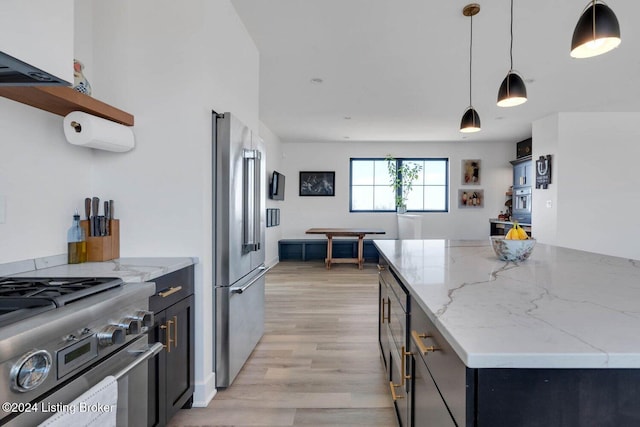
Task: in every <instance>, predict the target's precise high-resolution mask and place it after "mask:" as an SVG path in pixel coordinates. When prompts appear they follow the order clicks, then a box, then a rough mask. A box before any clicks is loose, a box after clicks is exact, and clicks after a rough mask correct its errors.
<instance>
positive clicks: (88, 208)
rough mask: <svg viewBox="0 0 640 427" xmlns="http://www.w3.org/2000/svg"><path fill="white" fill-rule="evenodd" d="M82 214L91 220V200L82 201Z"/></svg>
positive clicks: (88, 198) (87, 198)
mask: <svg viewBox="0 0 640 427" xmlns="http://www.w3.org/2000/svg"><path fill="white" fill-rule="evenodd" d="M84 214H85V215H86V216H87V219H89V218H91V198H90V197H86V198H85V199H84Z"/></svg>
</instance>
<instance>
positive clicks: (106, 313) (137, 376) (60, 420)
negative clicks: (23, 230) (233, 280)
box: [0, 277, 162, 427]
mask: <svg viewBox="0 0 640 427" xmlns="http://www.w3.org/2000/svg"><path fill="white" fill-rule="evenodd" d="M154 291H155V286H154V284H153V283H129V284H127V283H124V282H123V281H122V280H121V279H113V278H82V279H77V278H73V279H70V278H55V279H53V278H50V279H43V278H17V277H15V278H4V279H0V402H2V407H1V410H0V425H5V424H6V425H8V426H36V425H39V424H40V423H45V424H44V425H47V426H51V427H53V426H58V425H70V423H71V421H70V420H69V417H70V416H71V418H73V416H74V413H75V414H76V415H80V416H82V418H80V419H81V420H82V422H83V425H95V426H102V425H114V426H118V427H121V426H132V427H137V426H145V425H146V422H147V420H146V417H147V410H146V405H147V390H148V383H147V374H148V367H147V361H148V360H149V359H150V358H151V357H153V356H154V355H155V354H157V353H158V352H159V351H160V350H161V349H162V344H160V343H153V344H152V345H150V344H149V342H148V335H147V333H146V332H147V329H148V327H149V326H152V325H153V313H151V312H150V311H149V310H148V308H149V303H148V301H149V296H151V295H152V294H153V293H154ZM101 387H103V388H101ZM106 387H109V388H108V389H107V388H106ZM100 391H102V392H106V394H103V395H100V394H99V392H100ZM86 396H92V398H95V399H94V400H89V398H87V401H83V399H84V398H85V397H86ZM101 399H102V400H101ZM54 420H55V422H54ZM92 421H93V422H94V423H93V424H91V422H92Z"/></svg>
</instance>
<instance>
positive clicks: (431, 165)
mask: <svg viewBox="0 0 640 427" xmlns="http://www.w3.org/2000/svg"><path fill="white" fill-rule="evenodd" d="M395 161H396V162H397V163H398V165H397V166H398V167H397V168H396V169H400V166H401V165H402V164H403V163H415V164H418V165H420V166H422V169H421V170H420V172H419V174H418V179H417V180H416V181H415V182H414V183H413V188H412V189H411V192H410V193H409V196H408V199H407V211H409V212H448V211H449V160H448V159H446V158H397V159H395ZM349 163H350V168H349V169H350V173H349V177H350V179H349V187H350V192H349V193H350V195H349V211H350V212H395V211H396V206H395V193H394V189H393V188H391V187H390V186H389V172H388V167H387V160H385V159H384V158H352V159H350V162H349Z"/></svg>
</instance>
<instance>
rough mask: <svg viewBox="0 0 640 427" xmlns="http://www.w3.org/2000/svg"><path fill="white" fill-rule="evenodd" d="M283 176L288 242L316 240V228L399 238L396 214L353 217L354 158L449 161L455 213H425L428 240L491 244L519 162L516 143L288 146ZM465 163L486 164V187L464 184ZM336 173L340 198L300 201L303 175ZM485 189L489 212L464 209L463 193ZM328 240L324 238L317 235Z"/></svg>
mask: <svg viewBox="0 0 640 427" xmlns="http://www.w3.org/2000/svg"><path fill="white" fill-rule="evenodd" d="M282 153H283V154H282V156H283V158H282V171H281V172H283V173H284V174H285V176H286V177H287V180H286V185H287V187H286V190H285V201H284V203H283V207H282V219H281V224H282V225H281V227H282V237H283V238H313V237H314V236H313V235H305V230H306V229H308V228H311V227H373V228H382V229H384V230H385V231H386V235H385V236H384V237H385V238H396V237H397V220H396V214H395V213H350V212H349V159H350V158H352V157H381V158H382V157H384V156H385V155H387V154H391V155H393V156H394V157H446V158H449V161H450V170H449V172H450V190H451V191H450V211H449V213H424V214H421V215H422V216H423V224H422V232H423V236H424V237H425V238H460V239H486V238H488V236H489V218H497V216H498V214H499V213H500V211H501V210H504V209H505V206H504V202H505V201H506V200H507V197H505V192H506V191H507V190H508V188H509V186H510V185H511V181H512V167H511V164H510V163H509V160H512V159H514V158H515V153H516V146H515V142H514V143H486V142H485V143H483V142H473V141H469V142H460V143H451V142H447V143H444V142H442V143H439V142H387V143H385V142H333V143H327V142H318V143H290V142H283V144H282ZM463 159H481V169H482V171H481V185H480V186H477V187H476V186H462V185H461V176H462V173H461V163H462V160H463ZM305 170H306V171H335V173H336V185H335V186H336V191H335V197H300V196H299V195H298V185H299V172H300V171H305ZM460 188H467V189H477V188H480V189H484V195H485V203H484V207H483V208H466V209H464V208H462V209H461V208H458V202H457V194H458V189H460ZM315 237H316V238H322V237H323V236H315Z"/></svg>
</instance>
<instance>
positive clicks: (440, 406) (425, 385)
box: [409, 351, 456, 427]
mask: <svg viewBox="0 0 640 427" xmlns="http://www.w3.org/2000/svg"><path fill="white" fill-rule="evenodd" d="M410 358H411V359H410V360H411V366H412V369H411V388H410V393H409V407H410V409H409V411H410V413H411V415H412V416H411V420H412V425H414V426H439V427H445V426H452V427H455V425H456V424H455V423H454V421H453V418H451V414H449V410H448V409H447V405H445V403H444V401H443V400H442V397H441V396H440V392H438V389H437V388H436V384H435V383H434V382H433V378H432V377H431V374H430V373H429V370H428V369H427V365H426V363H425V362H424V360H423V359H422V357H420V356H418V355H415V352H413V351H412V354H411V356H410Z"/></svg>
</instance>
